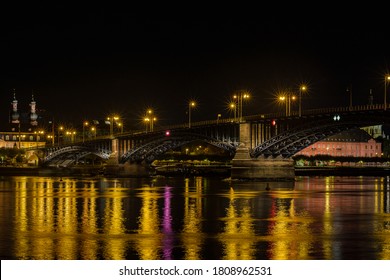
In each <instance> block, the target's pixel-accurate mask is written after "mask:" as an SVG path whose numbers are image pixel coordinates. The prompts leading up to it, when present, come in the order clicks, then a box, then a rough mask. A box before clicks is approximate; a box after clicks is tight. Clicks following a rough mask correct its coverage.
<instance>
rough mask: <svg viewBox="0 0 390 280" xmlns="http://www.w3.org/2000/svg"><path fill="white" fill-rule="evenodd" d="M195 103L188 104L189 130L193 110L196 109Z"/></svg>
mask: <svg viewBox="0 0 390 280" xmlns="http://www.w3.org/2000/svg"><path fill="white" fill-rule="evenodd" d="M195 106H196V103H195V101H190V102H189V103H188V128H191V108H193V107H195Z"/></svg>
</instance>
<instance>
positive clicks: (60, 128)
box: [57, 126, 64, 146]
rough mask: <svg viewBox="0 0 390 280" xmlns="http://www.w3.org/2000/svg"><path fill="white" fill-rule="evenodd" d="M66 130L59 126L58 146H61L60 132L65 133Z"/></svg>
mask: <svg viewBox="0 0 390 280" xmlns="http://www.w3.org/2000/svg"><path fill="white" fill-rule="evenodd" d="M63 130H64V127H63V126H59V127H58V131H57V132H58V146H59V145H60V131H63Z"/></svg>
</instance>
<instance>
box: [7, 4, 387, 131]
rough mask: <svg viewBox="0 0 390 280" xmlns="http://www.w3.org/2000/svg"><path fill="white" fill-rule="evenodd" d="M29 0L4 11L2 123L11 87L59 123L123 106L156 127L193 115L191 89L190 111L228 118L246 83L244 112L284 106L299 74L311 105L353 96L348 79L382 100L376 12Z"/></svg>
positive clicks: (358, 93) (383, 37)
mask: <svg viewBox="0 0 390 280" xmlns="http://www.w3.org/2000/svg"><path fill="white" fill-rule="evenodd" d="M30 5H31V6H24V7H23V8H21V7H17V6H16V5H14V6H13V7H7V8H4V9H2V10H1V12H0V16H1V19H0V23H1V30H0V31H1V34H0V44H1V61H0V69H1V70H0V71H1V73H0V92H1V100H0V126H2V127H4V124H7V122H8V116H9V109H10V103H11V101H12V99H13V93H12V89H15V91H16V98H17V100H18V101H19V108H20V110H24V111H28V110H29V103H30V101H31V94H32V93H34V98H35V100H36V102H37V108H38V110H41V111H44V112H45V115H46V116H52V117H54V119H55V120H57V122H62V123H75V125H77V123H78V124H81V123H82V122H83V120H84V119H88V120H92V119H103V118H105V117H106V116H108V115H110V114H113V113H116V114H119V115H120V116H122V117H123V118H124V119H125V123H126V126H127V127H128V128H134V129H135V128H142V125H141V121H140V120H141V116H142V115H144V113H145V111H146V109H147V108H149V107H150V108H153V109H154V111H155V114H156V116H157V118H158V121H157V123H156V124H155V126H156V127H157V126H158V125H167V124H178V123H185V122H186V121H187V120H188V117H187V115H186V111H187V108H188V102H189V100H190V99H195V100H196V101H197V103H198V105H197V107H196V109H194V110H193V111H192V119H193V121H198V120H199V121H200V120H207V119H216V118H217V115H218V114H222V117H229V116H231V114H230V113H229V111H228V110H227V103H228V101H229V100H230V99H231V96H232V95H233V93H234V92H235V91H237V90H248V91H249V92H250V93H251V96H252V97H251V99H250V101H249V102H248V103H247V104H245V105H244V115H254V114H262V113H269V112H275V111H281V112H283V111H284V106H283V105H280V104H277V103H276V101H275V99H276V98H275V93H276V92H277V91H280V90H283V89H291V90H295V91H296V92H298V88H299V85H300V84H301V83H306V84H307V85H308V87H309V90H308V92H307V95H305V96H304V98H303V102H302V106H303V109H309V108H319V107H331V106H348V105H349V95H348V93H347V88H350V87H351V85H352V93H353V103H354V104H356V105H357V104H367V103H368V96H369V93H370V89H371V90H372V93H373V95H374V103H383V93H384V76H385V74H386V73H388V70H389V67H388V64H389V62H390V48H389V41H390V40H389V35H388V34H389V32H387V31H386V26H388V23H386V22H385V19H383V18H381V17H379V16H378V17H376V18H375V19H372V18H371V19H370V18H367V17H365V16H361V15H356V14H354V13H351V14H347V15H346V14H345V13H342V12H341V13H339V14H329V13H326V12H325V15H324V14H323V12H324V11H322V13H320V14H316V13H308V14H305V15H301V16H299V15H298V14H287V15H280V14H278V16H275V11H272V10H271V11H269V10H260V11H259V12H258V13H251V14H243V13H242V12H241V11H240V12H238V14H239V15H235V14H234V13H229V14H225V13H219V14H215V13H212V12H209V13H201V12H198V11H196V12H195V11H193V10H187V11H186V12H180V13H178V12H171V13H169V14H168V13H163V12H161V13H158V10H157V12H153V13H152V12H148V11H146V10H143V11H140V10H138V9H135V8H133V9H132V8H129V7H126V8H125V7H105V6H97V7H96V6H95V7H79V8H77V9H76V8H75V7H68V6H67V5H65V4H53V6H49V7H47V6H45V7H44V8H43V7H39V5H38V6H36V4H35V3H34V6H33V5H32V4H30ZM232 10H234V9H232ZM250 10H251V9H250V7H248V11H250ZM189 11H191V12H189ZM382 19H383V20H382Z"/></svg>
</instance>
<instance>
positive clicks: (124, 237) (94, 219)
mask: <svg viewBox="0 0 390 280" xmlns="http://www.w3.org/2000/svg"><path fill="white" fill-rule="evenodd" d="M0 257H1V259H16V260H23V259H39V260H56V259H59V260H66V259H71V260H82V259H86V260H124V259H133V260H169V259H170V260H224V259H227V260H254V259H261V260H274V259H279V260H310V259H319V260H343V259H351V260H354V259H367V260H389V259H390V187H389V178H388V177H370V176H362V177H359V176H353V177H332V176H329V177H316V176H303V177H296V180H295V182H238V181H229V180H223V179H218V178H203V177H191V178H183V177H177V178H103V177H91V178H73V177H29V176H2V177H0Z"/></svg>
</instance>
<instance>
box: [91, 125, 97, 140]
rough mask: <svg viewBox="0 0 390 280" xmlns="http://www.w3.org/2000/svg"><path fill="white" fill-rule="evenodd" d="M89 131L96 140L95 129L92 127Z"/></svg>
mask: <svg viewBox="0 0 390 280" xmlns="http://www.w3.org/2000/svg"><path fill="white" fill-rule="evenodd" d="M91 131H92V135H93V136H94V138H95V139H96V127H94V126H92V127H91Z"/></svg>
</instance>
